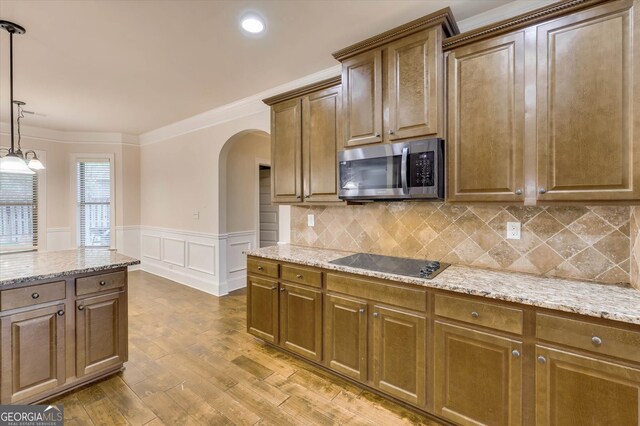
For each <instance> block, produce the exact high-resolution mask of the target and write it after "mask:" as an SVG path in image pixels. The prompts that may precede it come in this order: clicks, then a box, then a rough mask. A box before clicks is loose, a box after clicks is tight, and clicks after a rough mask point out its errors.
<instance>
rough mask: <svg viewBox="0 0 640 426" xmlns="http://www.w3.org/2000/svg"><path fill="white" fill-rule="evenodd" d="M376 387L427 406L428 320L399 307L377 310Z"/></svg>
mask: <svg viewBox="0 0 640 426" xmlns="http://www.w3.org/2000/svg"><path fill="white" fill-rule="evenodd" d="M373 310H374V311H373V348H374V349H373V351H374V353H373V381H374V385H375V386H376V387H377V388H378V389H380V390H382V391H384V392H387V393H388V394H390V395H393V396H395V397H396V398H400V399H403V400H405V401H408V402H410V403H412V404H414V405H418V406H423V405H424V404H425V385H426V380H427V379H426V374H425V364H426V348H425V345H426V326H425V324H426V318H425V316H424V314H417V313H415V314H414V313H408V312H404V311H400V310H396V309H395V308H387V307H382V306H378V305H376V306H374V308H373Z"/></svg>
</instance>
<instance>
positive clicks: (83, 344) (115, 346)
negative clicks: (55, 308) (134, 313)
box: [76, 292, 128, 377]
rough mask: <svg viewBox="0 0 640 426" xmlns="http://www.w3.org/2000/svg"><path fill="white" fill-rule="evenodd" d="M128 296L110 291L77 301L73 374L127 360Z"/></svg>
mask: <svg viewBox="0 0 640 426" xmlns="http://www.w3.org/2000/svg"><path fill="white" fill-rule="evenodd" d="M127 338H128V333H127V297H126V293H125V292H117V293H109V294H104V295H100V296H94V297H89V298H86V299H81V300H77V301H76V375H77V376H78V377H82V376H85V375H89V374H94V373H98V372H100V371H103V370H108V369H110V368H113V367H115V366H117V365H119V364H122V363H123V362H125V361H126V360H127Z"/></svg>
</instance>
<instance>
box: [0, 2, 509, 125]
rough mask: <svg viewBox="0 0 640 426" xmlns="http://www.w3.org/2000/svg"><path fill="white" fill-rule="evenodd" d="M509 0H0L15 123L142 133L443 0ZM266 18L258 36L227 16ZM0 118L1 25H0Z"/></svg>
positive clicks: (280, 78)
mask: <svg viewBox="0 0 640 426" xmlns="http://www.w3.org/2000/svg"><path fill="white" fill-rule="evenodd" d="M509 1H510V0H420V1H410V0H395V1H391V0H350V1H349V0H347V1H338V0H297V1H296V0H263V1H242V0H238V1H231V0H224V1H193V0H192V1H188V0H187V1H176V0H173V1H157V0H141V1H89V0H84V1H79V0H63V1H54V0H50V1H42V0H39V1H29V0H0V19H4V20H9V21H14V22H16V23H18V24H20V25H23V26H24V27H26V29H27V33H26V34H25V35H21V36H15V38H14V58H15V59H14V60H15V76H14V79H15V83H14V87H15V94H14V98H15V99H19V100H22V101H25V102H26V103H27V106H26V109H27V110H33V111H36V112H38V113H40V114H43V115H46V116H31V115H29V116H27V117H26V118H25V120H24V124H25V125H29V126H37V127H46V128H51V129H57V130H68V131H95V132H123V133H130V134H140V133H144V132H147V131H150V130H153V129H156V128H158V127H161V126H164V125H167V124H170V123H172V122H175V121H178V120H181V119H184V118H187V117H190V116H193V115H195V114H198V113H201V112H204V111H207V110H210V109H212V108H215V107H218V106H221V105H224V104H227V103H229V102H232V101H234V100H238V99H242V98H244V97H247V96H250V95H253V94H256V93H259V92H261V91H264V90H267V89H269V88H272V87H275V86H278V85H280V84H283V83H286V82H288V81H291V80H295V79H298V78H301V77H303V76H305V75H308V74H311V73H314V72H317V71H320V70H323V69H326V68H329V67H331V66H333V65H335V64H336V62H335V60H334V59H333V57H332V56H331V52H333V51H335V50H338V49H340V48H343V47H346V46H348V45H350V44H352V43H355V42H358V41H360V40H362V39H364V38H366V37H369V36H373V35H375V34H378V33H380V32H383V31H385V30H388V29H390V28H393V27H395V26H398V25H401V24H403V23H405V22H407V21H410V20H412V19H415V18H418V17H420V16H423V15H426V14H428V13H431V12H433V11H435V10H438V9H440V8H443V7H446V6H450V7H451V9H452V10H453V13H454V15H455V17H456V19H457V20H459V21H460V20H462V19H465V18H468V17H470V16H473V15H475V14H478V13H481V12H484V11H486V10H489V9H492V8H495V7H498V6H501V5H503V4H505V3H509ZM247 11H257V12H259V13H260V14H261V15H263V16H264V17H265V18H266V20H267V32H266V34H265V35H264V36H262V37H261V38H250V37H247V36H245V35H244V34H243V33H242V32H241V30H240V29H239V18H240V16H242V15H243V14H244V13H246V12H247ZM1 37H2V39H1V40H0V41H1V44H0V64H1V66H2V68H1V74H2V82H1V85H0V92H1V95H2V97H1V104H0V109H1V111H2V115H1V116H0V118H1V119H2V121H5V122H6V121H8V110H9V108H8V99H9V96H8V38H9V37H8V34H7V33H6V32H5V31H2V35H1Z"/></svg>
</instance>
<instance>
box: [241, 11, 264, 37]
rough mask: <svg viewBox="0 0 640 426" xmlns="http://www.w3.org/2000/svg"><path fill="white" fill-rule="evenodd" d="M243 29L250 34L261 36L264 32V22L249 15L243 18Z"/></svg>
mask: <svg viewBox="0 0 640 426" xmlns="http://www.w3.org/2000/svg"><path fill="white" fill-rule="evenodd" d="M241 25H242V29H243V30H245V31H246V32H248V33H250V34H260V33H262V32H264V27H265V25H264V21H263V20H262V19H261V18H260V17H258V16H255V15H249V16H245V17H244V18H242V22H241Z"/></svg>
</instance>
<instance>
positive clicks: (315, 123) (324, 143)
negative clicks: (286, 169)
mask: <svg viewBox="0 0 640 426" xmlns="http://www.w3.org/2000/svg"><path fill="white" fill-rule="evenodd" d="M302 114H303V119H302V122H303V125H302V155H303V161H302V169H303V176H304V179H303V181H304V200H305V201H306V202H327V201H340V200H339V199H338V175H337V164H338V151H339V150H340V149H342V88H341V86H337V87H331V88H329V89H325V90H321V91H319V92H317V93H313V94H311V95H309V96H305V97H304V98H303V99H302Z"/></svg>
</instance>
